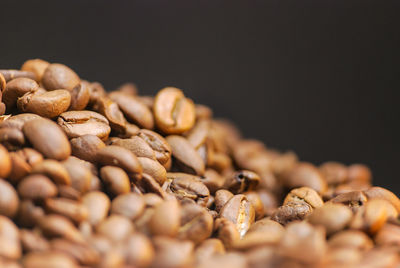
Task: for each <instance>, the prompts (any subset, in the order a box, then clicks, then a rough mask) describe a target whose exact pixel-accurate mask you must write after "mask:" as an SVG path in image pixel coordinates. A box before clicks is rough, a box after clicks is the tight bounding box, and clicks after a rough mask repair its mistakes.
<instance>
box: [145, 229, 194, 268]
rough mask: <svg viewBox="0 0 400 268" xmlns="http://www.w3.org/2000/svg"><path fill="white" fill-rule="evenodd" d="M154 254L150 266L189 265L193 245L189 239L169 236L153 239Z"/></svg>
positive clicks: (169, 267) (167, 267) (191, 259)
mask: <svg viewBox="0 0 400 268" xmlns="http://www.w3.org/2000/svg"><path fill="white" fill-rule="evenodd" d="M153 242H154V248H155V251H156V256H155V258H154V261H153V263H152V267H159V268H173V267H191V266H192V262H193V249H194V245H193V243H192V242H190V241H180V240H175V239H172V238H169V237H162V236H159V237H155V238H154V239H153Z"/></svg>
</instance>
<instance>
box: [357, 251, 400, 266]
mask: <svg viewBox="0 0 400 268" xmlns="http://www.w3.org/2000/svg"><path fill="white" fill-rule="evenodd" d="M398 263H399V256H398V253H397V252H396V251H395V250H394V249H393V248H388V247H386V248H385V247H383V248H380V247H377V248H373V249H371V250H369V251H367V252H365V253H364V254H363V256H362V258H361V262H360V263H359V264H358V267H363V268H364V267H365V268H373V267H395V266H396V265H397V264H398Z"/></svg>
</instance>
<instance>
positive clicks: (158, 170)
mask: <svg viewBox="0 0 400 268" xmlns="http://www.w3.org/2000/svg"><path fill="white" fill-rule="evenodd" d="M137 159H138V160H139V163H140V165H141V166H142V170H143V173H146V174H149V175H150V176H151V177H153V178H154V179H155V180H156V181H157V182H158V183H159V184H160V185H162V184H163V183H164V182H165V180H166V179H167V171H166V170H165V168H164V167H163V166H162V165H161V164H160V163H159V162H158V161H156V160H152V159H150V158H147V157H138V158H137Z"/></svg>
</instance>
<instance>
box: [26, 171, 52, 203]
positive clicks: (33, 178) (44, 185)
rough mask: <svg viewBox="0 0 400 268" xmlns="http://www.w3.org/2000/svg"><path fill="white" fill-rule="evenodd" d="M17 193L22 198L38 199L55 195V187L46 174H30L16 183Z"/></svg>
mask: <svg viewBox="0 0 400 268" xmlns="http://www.w3.org/2000/svg"><path fill="white" fill-rule="evenodd" d="M18 194H19V195H20V196H21V197H22V198H26V199H33V200H40V199H45V198H50V197H54V196H56V195H57V187H56V186H55V185H54V183H53V182H52V181H51V180H50V179H49V178H48V177H46V176H43V175H39V174H37V175H30V176H27V177H25V178H24V179H23V180H22V181H21V182H20V183H19V184H18Z"/></svg>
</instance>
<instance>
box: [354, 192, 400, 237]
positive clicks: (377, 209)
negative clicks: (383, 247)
mask: <svg viewBox="0 0 400 268" xmlns="http://www.w3.org/2000/svg"><path fill="white" fill-rule="evenodd" d="M390 216H395V217H397V216H398V214H397V211H396V210H395V208H394V207H393V206H392V205H391V204H390V203H389V202H388V201H386V200H383V199H372V200H369V201H368V202H367V203H366V204H365V206H364V207H363V208H362V209H360V210H358V211H357V213H356V214H355V216H354V218H353V220H352V222H351V225H350V227H351V228H353V229H360V230H364V231H366V232H369V233H370V234H375V233H377V232H378V231H379V230H380V229H381V228H382V226H383V225H384V224H385V223H386V221H387V219H388V218H389V217H390Z"/></svg>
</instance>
